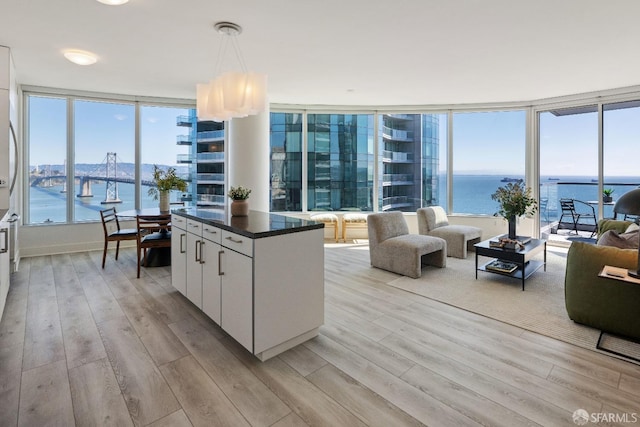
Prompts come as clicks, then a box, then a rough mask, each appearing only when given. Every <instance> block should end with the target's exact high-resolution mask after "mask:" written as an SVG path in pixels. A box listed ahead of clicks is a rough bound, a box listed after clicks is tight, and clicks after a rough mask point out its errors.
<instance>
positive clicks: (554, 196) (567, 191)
mask: <svg viewBox="0 0 640 427" xmlns="http://www.w3.org/2000/svg"><path fill="white" fill-rule="evenodd" d="M639 184H640V183H637V182H634V183H631V182H630V183H623V182H605V183H604V188H611V189H613V190H614V193H613V202H614V203H615V201H616V199H617V198H618V197H620V196H622V195H623V194H624V193H626V192H627V191H629V190H632V189H634V188H636V187H638V186H639ZM563 198H568V199H575V200H580V201H582V202H585V203H588V204H590V205H592V206H593V207H594V208H595V209H596V212H597V210H598V204H599V202H600V200H601V199H602V196H601V195H599V194H598V183H597V182H585V181H582V182H580V181H560V180H553V181H552V182H546V181H545V182H541V183H540V209H539V211H540V221H541V223H542V224H543V225H545V224H553V223H555V222H557V221H558V220H559V219H560V215H561V214H562V212H561V210H560V199H563ZM614 203H609V204H605V205H604V206H603V214H604V218H612V217H613V205H614ZM578 213H580V212H578ZM563 221H564V220H563Z"/></svg>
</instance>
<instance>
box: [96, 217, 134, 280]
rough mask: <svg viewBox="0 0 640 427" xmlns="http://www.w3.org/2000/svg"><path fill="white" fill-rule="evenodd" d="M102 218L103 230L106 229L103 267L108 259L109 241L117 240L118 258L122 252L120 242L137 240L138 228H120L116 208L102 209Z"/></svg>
mask: <svg viewBox="0 0 640 427" xmlns="http://www.w3.org/2000/svg"><path fill="white" fill-rule="evenodd" d="M100 219H101V220H102V230H103V231H104V250H103V252H102V268H104V263H105V260H106V259H107V248H108V246H109V242H116V260H117V259H118V253H119V252H120V242H121V241H122V240H136V235H137V234H138V232H137V230H136V229H134V228H124V229H121V228H120V221H118V216H117V215H116V208H109V209H103V210H101V211H100Z"/></svg>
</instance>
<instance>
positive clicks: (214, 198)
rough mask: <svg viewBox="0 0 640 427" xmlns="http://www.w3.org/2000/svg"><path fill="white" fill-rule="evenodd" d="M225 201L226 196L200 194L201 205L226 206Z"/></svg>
mask: <svg viewBox="0 0 640 427" xmlns="http://www.w3.org/2000/svg"><path fill="white" fill-rule="evenodd" d="M225 201H226V199H225V196H221V195H219V194H198V204H199V205H216V206H224V203H225Z"/></svg>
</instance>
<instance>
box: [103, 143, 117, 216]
mask: <svg viewBox="0 0 640 427" xmlns="http://www.w3.org/2000/svg"><path fill="white" fill-rule="evenodd" d="M106 168H107V171H106V175H105V178H106V179H105V181H106V184H107V185H106V188H105V195H104V200H103V201H102V202H100V203H102V204H103V205H104V204H107V203H122V200H120V197H118V182H117V181H116V178H117V172H118V160H117V158H116V153H107V161H106Z"/></svg>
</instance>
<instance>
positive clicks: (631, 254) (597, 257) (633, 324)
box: [564, 242, 640, 340]
mask: <svg viewBox="0 0 640 427" xmlns="http://www.w3.org/2000/svg"><path fill="white" fill-rule="evenodd" d="M637 264H638V250H636V249H618V248H614V247H610V246H599V245H592V244H588V243H582V242H573V243H572V244H571V247H570V248H569V252H568V254H567V271H566V274H565V281H564V289H565V304H566V307H567V313H568V314H569V317H570V318H571V319H572V320H573V321H574V322H577V323H582V324H584V325H588V326H592V327H594V328H597V329H600V330H601V331H604V332H609V333H612V334H616V335H620V336H624V337H629V338H632V339H635V340H640V284H635V283H628V282H624V281H621V280H616V279H609V278H606V277H599V276H598V273H600V271H601V270H602V267H603V266H605V265H611V266H615V267H622V268H628V269H631V270H635V269H636V267H637Z"/></svg>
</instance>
